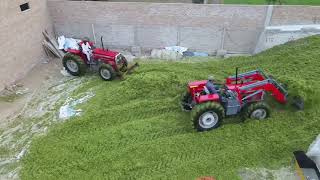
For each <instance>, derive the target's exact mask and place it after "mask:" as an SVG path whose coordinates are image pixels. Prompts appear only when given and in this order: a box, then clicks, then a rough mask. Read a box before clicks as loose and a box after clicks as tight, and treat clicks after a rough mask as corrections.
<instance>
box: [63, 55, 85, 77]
mask: <svg viewBox="0 0 320 180" xmlns="http://www.w3.org/2000/svg"><path fill="white" fill-rule="evenodd" d="M62 63H63V67H64V68H65V69H66V70H67V71H68V73H70V74H71V75H73V76H81V75H83V74H84V73H85V72H86V70H87V65H86V64H85V62H84V61H83V59H82V58H81V57H80V56H77V55H74V54H71V53H68V54H66V55H65V56H64V57H63V59H62Z"/></svg>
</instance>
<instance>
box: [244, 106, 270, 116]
mask: <svg viewBox="0 0 320 180" xmlns="http://www.w3.org/2000/svg"><path fill="white" fill-rule="evenodd" d="M244 115H245V117H244V118H250V119H257V120H264V119H267V118H268V117H270V107H269V106H268V105H267V104H266V103H265V102H256V103H252V104H250V105H249V106H248V108H246V110H245V112H244Z"/></svg>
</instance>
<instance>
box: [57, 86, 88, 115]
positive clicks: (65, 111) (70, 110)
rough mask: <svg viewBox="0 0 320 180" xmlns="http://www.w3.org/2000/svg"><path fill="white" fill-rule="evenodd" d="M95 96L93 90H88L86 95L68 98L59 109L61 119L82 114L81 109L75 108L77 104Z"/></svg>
mask: <svg viewBox="0 0 320 180" xmlns="http://www.w3.org/2000/svg"><path fill="white" fill-rule="evenodd" d="M93 96H94V93H93V92H87V93H86V95H85V96H83V97H81V98H79V99H73V98H68V99H67V100H66V102H65V103H64V105H63V106H61V107H60V110H59V119H62V120H66V119H69V118H71V117H73V116H79V115H81V112H82V110H81V109H75V107H76V105H78V104H82V103H85V102H87V101H88V100H89V99H91V98H92V97H93Z"/></svg>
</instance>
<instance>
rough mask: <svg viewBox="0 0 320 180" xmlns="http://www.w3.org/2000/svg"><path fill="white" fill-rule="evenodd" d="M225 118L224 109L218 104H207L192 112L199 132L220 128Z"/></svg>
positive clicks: (195, 126) (198, 106)
mask: <svg viewBox="0 0 320 180" xmlns="http://www.w3.org/2000/svg"><path fill="white" fill-rule="evenodd" d="M223 117H224V108H223V107H222V106H221V105H220V104H219V103H216V102H206V103H203V104H199V105H197V106H195V107H194V108H193V110H192V120H193V125H194V128H195V129H196V130H197V131H199V132H202V131H210V130H212V129H215V128H218V127H219V126H220V123H221V121H222V119H223Z"/></svg>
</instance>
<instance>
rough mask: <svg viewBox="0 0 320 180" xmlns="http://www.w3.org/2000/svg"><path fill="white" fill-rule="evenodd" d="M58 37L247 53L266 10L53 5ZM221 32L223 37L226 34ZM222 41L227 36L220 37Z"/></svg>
mask: <svg viewBox="0 0 320 180" xmlns="http://www.w3.org/2000/svg"><path fill="white" fill-rule="evenodd" d="M48 5H49V9H50V12H51V15H52V18H53V22H54V26H55V30H56V33H57V35H62V34H64V35H66V36H74V37H84V36H88V37H89V38H91V39H92V38H93V33H92V27H94V29H95V35H96V36H97V37H100V36H104V38H105V42H104V43H105V44H106V45H108V46H109V47H117V48H129V47H131V46H141V47H142V48H144V49H151V48H158V47H164V46H172V45H181V46H186V47H189V48H191V49H193V50H198V51H207V52H212V53H214V52H216V50H217V49H220V48H221V46H222V43H221V41H222V40H223V39H225V42H224V43H223V45H224V48H225V49H227V50H229V51H231V52H239V53H250V52H252V51H253V50H254V47H255V42H256V41H257V39H258V36H259V34H260V32H261V30H262V29H263V26H264V19H265V14H266V10H267V7H266V6H236V5H203V4H164V3H121V2H119V3H114V2H88V1H86V2H85V1H80V2H79V1H78V2H74V1H52V2H49V4H48ZM224 32H225V33H224ZM223 36H225V37H223Z"/></svg>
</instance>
